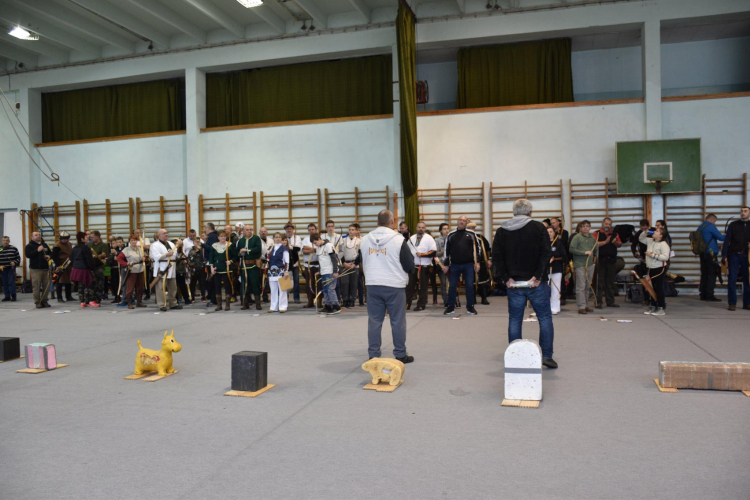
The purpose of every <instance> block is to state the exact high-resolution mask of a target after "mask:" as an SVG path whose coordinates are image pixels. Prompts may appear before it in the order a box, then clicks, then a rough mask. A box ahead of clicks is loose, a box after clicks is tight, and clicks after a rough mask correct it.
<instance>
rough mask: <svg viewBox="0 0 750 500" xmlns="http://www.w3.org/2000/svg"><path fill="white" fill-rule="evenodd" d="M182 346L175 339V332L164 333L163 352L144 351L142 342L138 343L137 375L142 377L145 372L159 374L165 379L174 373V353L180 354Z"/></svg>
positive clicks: (136, 357)
mask: <svg viewBox="0 0 750 500" xmlns="http://www.w3.org/2000/svg"><path fill="white" fill-rule="evenodd" d="M181 349H182V346H181V345H180V344H179V343H177V341H176V340H175V339H174V330H172V333H171V334H168V333H167V332H164V340H162V341H161V351H154V350H152V349H144V348H143V347H142V346H141V341H140V340H139V341H138V354H136V356H135V371H134V373H135V374H136V375H142V374H143V372H159V375H160V376H162V377H165V376H166V375H167V374H168V373H174V368H173V367H172V353H173V352H180V350H181Z"/></svg>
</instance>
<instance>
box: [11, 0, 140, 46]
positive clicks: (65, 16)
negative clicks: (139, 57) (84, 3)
mask: <svg viewBox="0 0 750 500" xmlns="http://www.w3.org/2000/svg"><path fill="white" fill-rule="evenodd" d="M12 1H13V2H15V3H16V4H18V5H21V6H22V7H23V8H26V9H31V10H33V11H34V12H36V13H37V14H39V15H42V16H44V17H46V18H47V19H48V20H49V21H50V22H51V23H52V24H55V25H57V26H62V27H64V28H66V29H71V28H72V29H73V30H76V31H78V32H80V33H84V34H86V35H88V36H90V37H92V38H96V39H97V40H100V41H101V42H103V43H105V44H108V45H114V46H115V47H120V48H121V49H125V50H127V51H128V52H130V53H131V54H132V53H133V52H135V43H133V42H132V41H130V40H128V39H127V38H125V37H124V36H121V35H119V34H116V33H114V32H112V31H110V30H108V29H107V28H105V27H103V26H100V25H98V24H96V23H94V22H92V21H89V20H88V19H85V18H83V17H81V16H80V15H78V14H76V13H75V12H73V11H72V10H70V9H67V8H65V7H62V6H60V5H57V4H55V3H53V2H50V1H48V0H12Z"/></svg>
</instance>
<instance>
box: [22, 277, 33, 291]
mask: <svg viewBox="0 0 750 500" xmlns="http://www.w3.org/2000/svg"><path fill="white" fill-rule="evenodd" d="M33 291H34V288H33V287H32V286H31V280H23V282H21V293H31V292H33Z"/></svg>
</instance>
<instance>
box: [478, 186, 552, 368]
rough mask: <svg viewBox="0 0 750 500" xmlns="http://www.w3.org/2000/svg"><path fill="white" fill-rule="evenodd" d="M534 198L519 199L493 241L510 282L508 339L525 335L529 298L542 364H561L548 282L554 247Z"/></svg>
mask: <svg viewBox="0 0 750 500" xmlns="http://www.w3.org/2000/svg"><path fill="white" fill-rule="evenodd" d="M531 209H532V206H531V202H530V201H529V200H526V199H520V200H517V201H516V202H515V203H514V204H513V218H512V219H510V220H509V221H506V222H504V223H503V224H501V225H500V227H499V228H498V229H497V232H496V233H495V240H494V241H493V242H492V261H493V262H494V263H495V266H496V269H497V273H498V278H497V279H499V280H501V281H502V282H503V283H505V284H506V285H507V286H508V313H509V315H510V317H509V319H508V343H511V342H513V341H514V340H518V339H520V338H522V333H521V329H522V326H523V313H524V309H525V308H526V302H527V301H528V302H530V303H531V307H533V308H534V311H535V312H536V318H537V321H539V345H540V347H541V348H542V364H543V365H544V366H546V367H547V368H557V363H556V362H555V360H554V359H552V343H553V341H554V337H555V330H554V327H553V326H552V309H551V307H550V289H549V284H548V283H547V274H548V272H549V262H550V258H551V256H552V249H551V246H550V245H551V244H550V239H549V235H548V233H547V229H546V228H545V227H544V224H542V223H541V222H538V221H535V220H532V219H531Z"/></svg>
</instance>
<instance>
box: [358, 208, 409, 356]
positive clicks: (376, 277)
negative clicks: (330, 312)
mask: <svg viewBox="0 0 750 500" xmlns="http://www.w3.org/2000/svg"><path fill="white" fill-rule="evenodd" d="M394 225H395V221H394V219H393V214H392V213H391V212H390V211H389V210H383V211H381V212H380V213H379V214H378V227H377V229H375V230H374V231H372V232H370V233H369V234H368V235H367V236H365V237H364V238H362V245H361V247H360V248H361V251H362V269H363V272H364V274H365V276H367V315H368V316H369V320H368V322H367V338H368V341H369V349H368V354H369V356H370V359H372V358H379V357H380V344H381V336H380V333H381V330H382V329H383V320H384V319H385V312H386V310H387V311H388V314H389V315H390V318H391V331H392V333H393V356H394V357H395V358H396V359H398V360H399V361H401V362H402V363H411V362H412V361H414V357H413V356H409V355H408V354H407V353H406V284H407V283H408V282H409V272H410V271H412V270H413V269H414V256H413V255H412V253H411V250H410V249H409V246H408V244H407V241H406V239H405V238H404V237H403V236H401V235H400V234H399V233H398V232H396V231H394V230H393V227H394Z"/></svg>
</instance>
